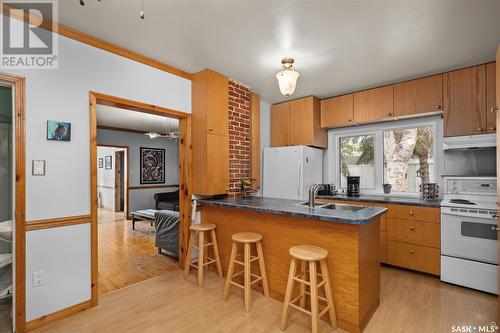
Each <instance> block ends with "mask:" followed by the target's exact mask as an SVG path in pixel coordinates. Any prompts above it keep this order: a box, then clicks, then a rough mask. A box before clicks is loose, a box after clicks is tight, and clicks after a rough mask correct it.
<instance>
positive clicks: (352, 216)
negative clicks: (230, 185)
mask: <svg viewBox="0 0 500 333" xmlns="http://www.w3.org/2000/svg"><path fill="white" fill-rule="evenodd" d="M197 201H198V204H199V205H200V206H205V205H209V206H219V207H228V208H235V209H242V210H251V211H257V212H264V213H272V214H279V215H288V216H296V217H303V218H307V219H316V220H321V221H328V222H338V223H347V224H367V223H369V222H370V221H371V220H372V219H373V218H374V217H376V216H378V215H380V214H382V213H384V212H385V211H386V210H387V209H386V208H383V207H375V206H367V207H366V208H365V209H362V210H358V211H355V212H349V211H336V210H332V209H323V208H309V207H307V206H298V205H297V204H298V203H301V202H303V201H297V200H287V199H274V198H263V197H250V198H242V197H236V198H207V199H200V200H197Z"/></svg>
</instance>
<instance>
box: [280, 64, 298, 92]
mask: <svg viewBox="0 0 500 333" xmlns="http://www.w3.org/2000/svg"><path fill="white" fill-rule="evenodd" d="M293 62H294V60H293V59H292V58H283V60H281V64H282V65H283V69H282V70H281V71H279V72H278V73H276V78H277V79H278V84H279V87H280V91H281V93H282V94H283V95H285V96H290V95H291V94H293V92H294V91H295V87H296V86H297V79H298V78H299V72H297V71H296V70H295V68H293Z"/></svg>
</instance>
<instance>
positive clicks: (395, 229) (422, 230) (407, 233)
mask: <svg viewBox="0 0 500 333" xmlns="http://www.w3.org/2000/svg"><path fill="white" fill-rule="evenodd" d="M440 228H441V225H440V224H438V223H430V222H422V221H410V220H399V219H388V221H387V239H389V240H392V241H398V242H404V243H410V244H416V245H422V246H430V247H435V248H437V249H439V248H440V244H441V233H440Z"/></svg>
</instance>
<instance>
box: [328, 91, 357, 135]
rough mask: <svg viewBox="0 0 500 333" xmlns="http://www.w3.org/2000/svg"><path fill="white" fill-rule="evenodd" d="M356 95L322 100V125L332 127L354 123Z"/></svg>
mask: <svg viewBox="0 0 500 333" xmlns="http://www.w3.org/2000/svg"><path fill="white" fill-rule="evenodd" d="M353 119H354V95H353V94H348V95H343V96H337V97H332V98H327V99H323V100H321V127H322V128H332V127H341V126H348V125H352V124H353Z"/></svg>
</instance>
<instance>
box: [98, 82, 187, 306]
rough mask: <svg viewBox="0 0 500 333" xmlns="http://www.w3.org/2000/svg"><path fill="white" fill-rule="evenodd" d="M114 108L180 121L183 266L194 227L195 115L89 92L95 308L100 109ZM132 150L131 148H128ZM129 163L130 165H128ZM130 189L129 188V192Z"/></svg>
mask: <svg viewBox="0 0 500 333" xmlns="http://www.w3.org/2000/svg"><path fill="white" fill-rule="evenodd" d="M97 104H103V105H110V106H115V107H119V108H121V109H125V110H129V111H138V112H144V113H150V114H157V115H161V116H168V117H172V118H177V119H179V132H180V134H179V206H180V207H179V208H180V209H179V210H180V212H179V215H180V230H179V266H180V267H182V266H183V263H184V258H185V255H186V249H187V241H188V231H189V226H190V224H191V179H192V171H191V167H192V166H191V114H189V113H185V112H180V111H176V110H171V109H167V108H163V107H158V106H155V105H151V104H146V103H142V102H137V101H132V100H129V99H125V98H120V97H116V96H110V95H106V94H101V93H98V92H93V91H90V92H89V117H90V122H89V124H90V211H91V280H92V283H91V288H92V291H91V305H92V306H95V305H97V303H98V290H97V288H98V267H97V264H98V256H97V251H98V244H97V241H98V235H97V233H98V228H97V119H96V105H97ZM127 148H128V147H127ZM127 163H129V162H128V161H127ZM128 189H129V188H128Z"/></svg>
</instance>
